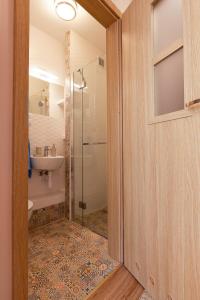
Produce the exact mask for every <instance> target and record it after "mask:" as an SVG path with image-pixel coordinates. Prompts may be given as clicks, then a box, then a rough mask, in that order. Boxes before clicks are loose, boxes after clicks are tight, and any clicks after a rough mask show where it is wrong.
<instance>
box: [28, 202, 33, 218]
mask: <svg viewBox="0 0 200 300" xmlns="http://www.w3.org/2000/svg"><path fill="white" fill-rule="evenodd" d="M32 212H33V202H32V201H30V200H28V220H30V218H31V215H32Z"/></svg>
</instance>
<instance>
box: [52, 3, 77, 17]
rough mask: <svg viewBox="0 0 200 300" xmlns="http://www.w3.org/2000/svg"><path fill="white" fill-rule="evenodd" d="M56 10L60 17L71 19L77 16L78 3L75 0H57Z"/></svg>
mask: <svg viewBox="0 0 200 300" xmlns="http://www.w3.org/2000/svg"><path fill="white" fill-rule="evenodd" d="M55 10H56V13H57V15H58V17H59V18H61V19H62V20H65V21H71V20H73V19H74V18H75V17H76V10H77V4H76V1H75V0H55Z"/></svg>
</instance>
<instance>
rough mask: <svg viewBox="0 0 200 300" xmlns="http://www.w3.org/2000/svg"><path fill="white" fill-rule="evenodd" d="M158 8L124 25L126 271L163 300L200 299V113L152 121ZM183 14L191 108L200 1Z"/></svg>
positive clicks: (198, 87)
mask: <svg viewBox="0 0 200 300" xmlns="http://www.w3.org/2000/svg"><path fill="white" fill-rule="evenodd" d="M159 1H163V2H164V1H167V0H159ZM159 1H154V2H155V3H158V2H159ZM177 1H178V0H177ZM155 3H152V1H150V0H134V1H133V3H132V5H131V6H130V7H129V8H128V10H127V11H126V13H125V14H124V16H123V20H122V52H123V90H124V92H123V93H124V95H123V103H124V104H123V105H124V107H123V123H124V124H123V162H124V202H125V207H124V223H125V224H124V226H125V227H124V255H125V265H126V267H127V268H128V269H129V270H130V272H131V273H132V274H133V275H134V276H135V277H136V278H137V279H138V280H139V282H140V283H141V284H142V285H143V286H144V287H145V288H147V290H148V291H149V292H150V293H151V294H152V296H153V297H154V299H155V300H165V299H173V300H190V299H193V300H198V299H200V135H199V132H200V109H199V106H198V104H197V105H191V106H190V107H189V109H188V108H186V107H185V106H183V109H180V110H179V111H175V112H170V113H167V114H162V115H159V116H153V115H152V113H154V110H153V109H152V107H153V101H154V96H155V95H154V93H153V90H154V84H155V83H154V79H153V68H154V62H155V57H154V55H153V50H152V48H153V47H152V39H153V37H152V5H154V4H155ZM182 8H183V39H182V40H179V41H178V40H177V42H176V43H174V44H173V45H171V48H170V47H169V48H168V49H167V51H171V53H175V52H177V51H178V50H177V49H182V47H183V51H184V105H186V104H187V103H188V102H190V101H192V100H196V99H200V2H199V1H196V0H190V1H189V0H184V1H182ZM173 47H177V48H176V50H173ZM173 51H175V52H173ZM165 53H166V52H165ZM165 53H164V52H162V53H161V54H162V55H163V57H162V56H160V57H161V59H160V58H158V59H160V60H158V61H162V60H163V59H164V55H165ZM167 56H170V55H167ZM175 71H176V70H175ZM168 92H169V91H168V90H167V89H166V93H168ZM195 106H196V107H195Z"/></svg>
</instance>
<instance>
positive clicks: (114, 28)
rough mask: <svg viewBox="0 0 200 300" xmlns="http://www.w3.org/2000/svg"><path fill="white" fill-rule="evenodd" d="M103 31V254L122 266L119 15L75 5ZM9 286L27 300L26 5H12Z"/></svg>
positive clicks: (24, 0) (105, 5) (25, 0)
mask: <svg viewBox="0 0 200 300" xmlns="http://www.w3.org/2000/svg"><path fill="white" fill-rule="evenodd" d="M77 2H79V3H80V4H81V5H82V6H83V7H84V8H85V9H86V10H87V11H88V12H89V13H90V14H92V15H93V16H94V17H95V18H96V19H97V20H98V21H99V22H100V23H101V24H102V25H103V26H104V27H106V28H107V65H108V208H109V209H108V210H109V212H108V213H109V229H108V231H109V239H108V241H109V252H110V255H111V256H112V257H113V258H115V259H116V260H118V261H120V262H121V263H123V197H122V80H121V59H122V57H121V56H122V55H121V20H120V18H121V14H120V12H119V10H118V9H117V8H116V7H115V6H114V4H113V3H112V2H111V1H110V0H93V1H91V0H78V1H77ZM13 64H14V73H13V183H12V220H13V221H12V223H13V224H12V243H13V246H12V262H13V263H12V266H13V270H12V274H13V278H12V281H13V282H12V287H13V290H12V292H13V297H12V299H13V300H19V299H20V300H27V295H28V209H27V199H28V149H27V148H28V147H27V142H28V101H27V99H28V67H29V0H14V61H13Z"/></svg>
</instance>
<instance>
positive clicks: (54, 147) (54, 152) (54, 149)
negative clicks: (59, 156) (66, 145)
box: [51, 144, 56, 157]
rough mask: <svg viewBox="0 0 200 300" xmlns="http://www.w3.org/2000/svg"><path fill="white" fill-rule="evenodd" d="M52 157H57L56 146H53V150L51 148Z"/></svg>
mask: <svg viewBox="0 0 200 300" xmlns="http://www.w3.org/2000/svg"><path fill="white" fill-rule="evenodd" d="M51 156H54V157H55V156H56V146H55V144H53V146H52V148H51Z"/></svg>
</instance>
